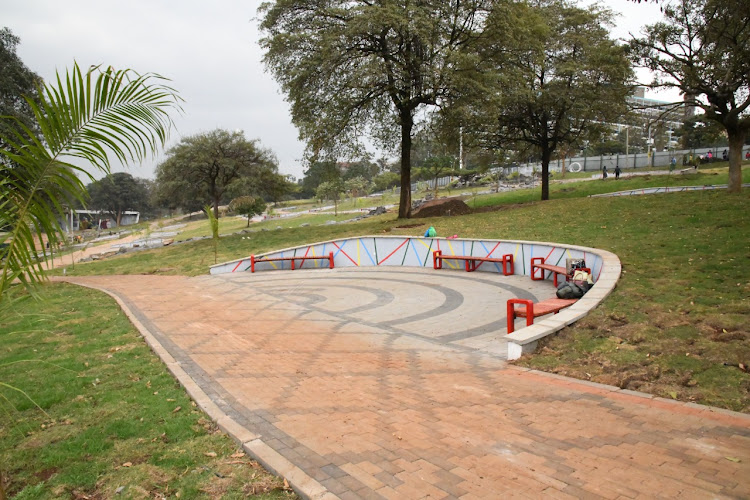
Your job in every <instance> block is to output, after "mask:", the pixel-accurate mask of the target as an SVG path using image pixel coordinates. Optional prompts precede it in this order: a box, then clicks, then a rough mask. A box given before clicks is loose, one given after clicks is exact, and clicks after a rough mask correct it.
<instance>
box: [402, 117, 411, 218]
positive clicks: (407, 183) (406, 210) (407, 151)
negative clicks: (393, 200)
mask: <svg viewBox="0 0 750 500" xmlns="http://www.w3.org/2000/svg"><path fill="white" fill-rule="evenodd" d="M400 118H401V200H400V201H399V205H398V218H399V219H408V218H410V217H411V129H412V127H413V126H414V117H413V116H412V114H411V111H401V113H400Z"/></svg>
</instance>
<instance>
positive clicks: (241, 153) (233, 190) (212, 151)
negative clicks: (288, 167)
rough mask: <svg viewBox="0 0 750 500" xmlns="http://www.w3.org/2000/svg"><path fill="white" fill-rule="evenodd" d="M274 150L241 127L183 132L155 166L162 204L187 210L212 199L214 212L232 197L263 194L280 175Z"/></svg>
mask: <svg viewBox="0 0 750 500" xmlns="http://www.w3.org/2000/svg"><path fill="white" fill-rule="evenodd" d="M275 176H278V173H277V167H276V160H275V158H274V156H273V154H272V153H271V152H270V151H269V150H267V149H264V148H262V147H261V146H260V144H259V142H258V141H257V140H247V139H245V136H244V134H243V133H242V132H228V131H226V130H221V129H217V130H214V131H212V132H208V133H204V134H198V135H194V136H190V137H184V138H183V139H182V140H181V141H180V143H179V144H178V145H177V146H174V147H173V148H171V149H170V150H169V151H168V152H167V159H166V160H164V161H163V162H161V163H160V164H159V165H158V166H157V167H156V185H157V190H158V193H159V198H160V200H161V202H162V203H164V204H166V205H169V206H181V207H183V208H186V209H188V210H191V209H194V208H195V207H196V206H203V205H204V204H205V203H206V202H207V201H208V202H210V203H211V206H212V207H213V210H214V216H215V217H217V218H218V217H219V205H220V204H221V203H222V202H229V198H230V197H234V196H241V195H262V194H265V193H266V188H267V187H268V184H267V182H268V181H269V180H272V181H275V180H277V179H276V177H275Z"/></svg>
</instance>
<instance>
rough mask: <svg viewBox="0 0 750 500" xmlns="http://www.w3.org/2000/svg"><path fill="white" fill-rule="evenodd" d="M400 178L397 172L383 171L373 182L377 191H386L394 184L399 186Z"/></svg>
mask: <svg viewBox="0 0 750 500" xmlns="http://www.w3.org/2000/svg"><path fill="white" fill-rule="evenodd" d="M399 180H400V177H399V175H398V174H397V173H394V172H383V173H381V174H379V175H378V176H377V177H375V179H373V181H372V183H373V186H374V189H375V191H385V190H386V189H390V188H392V187H394V186H397V185H398V183H399Z"/></svg>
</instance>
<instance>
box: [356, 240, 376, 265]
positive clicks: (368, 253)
mask: <svg viewBox="0 0 750 500" xmlns="http://www.w3.org/2000/svg"><path fill="white" fill-rule="evenodd" d="M359 242H360V243H362V248H364V249H365V253H366V254H367V256H368V257H369V258H370V262H371V263H372V265H373V266H377V263H375V260H374V259H373V258H372V255H370V251H369V250H368V249H367V246H366V245H365V243H364V242H363V241H362V238H360V239H359Z"/></svg>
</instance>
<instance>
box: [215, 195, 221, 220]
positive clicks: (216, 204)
mask: <svg viewBox="0 0 750 500" xmlns="http://www.w3.org/2000/svg"><path fill="white" fill-rule="evenodd" d="M220 200H221V198H214V217H216V219H217V220H218V219H219V201H220Z"/></svg>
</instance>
